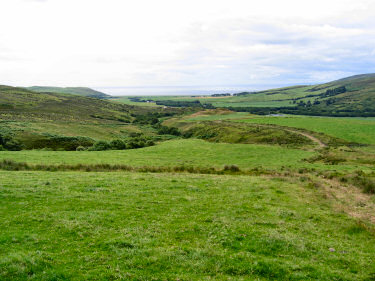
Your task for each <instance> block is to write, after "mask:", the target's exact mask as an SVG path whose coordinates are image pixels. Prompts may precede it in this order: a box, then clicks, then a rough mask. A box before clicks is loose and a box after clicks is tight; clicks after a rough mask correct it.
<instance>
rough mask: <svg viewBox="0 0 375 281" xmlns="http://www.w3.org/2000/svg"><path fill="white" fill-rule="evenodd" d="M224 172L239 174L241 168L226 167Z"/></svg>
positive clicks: (234, 166) (235, 166)
mask: <svg viewBox="0 0 375 281" xmlns="http://www.w3.org/2000/svg"><path fill="white" fill-rule="evenodd" d="M224 171H229V172H239V171H240V168H239V167H238V166H237V165H225V166H224Z"/></svg>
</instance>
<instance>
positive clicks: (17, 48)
mask: <svg viewBox="0 0 375 281" xmlns="http://www.w3.org/2000/svg"><path fill="white" fill-rule="evenodd" d="M323 7H324V8H323ZM0 10H1V11H2V17H0V77H1V81H0V84H13V85H33V84H48V85H67V86H70V85H72V86H73V85H87V86H92V87H99V86H133V85H145V86H150V85H203V84H210V85H223V84H228V85H229V84H251V83H254V84H256V83H263V84H264V83H272V84H275V83H278V82H283V83H303V82H318V81H323V80H326V79H335V78H339V77H340V76H343V75H350V74H354V73H361V72H369V71H375V68H374V67H373V65H374V56H373V49H374V43H375V36H374V35H375V34H374V33H375V32H374V31H375V22H374V20H373V14H374V12H375V5H374V3H373V1H368V0H358V1H356V2H354V1H348V0H325V1H323V0H316V1H296V0H284V1H278V0H263V1H260V0H256V1H248V0H232V1H230V2H229V1H224V0H217V1H213V0H205V1H198V0H190V1H187V0H181V1H175V0H160V1H152V0H139V1H123V0H106V1H100V0H64V1H60V0H48V1H38V0H3V1H1V2H0ZM369 57H371V58H370V59H369Z"/></svg>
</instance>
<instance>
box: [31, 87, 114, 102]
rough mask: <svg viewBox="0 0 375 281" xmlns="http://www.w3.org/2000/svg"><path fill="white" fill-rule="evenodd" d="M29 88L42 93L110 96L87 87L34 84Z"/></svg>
mask: <svg viewBox="0 0 375 281" xmlns="http://www.w3.org/2000/svg"><path fill="white" fill-rule="evenodd" d="M27 89H29V90H32V91H35V92H40V93H62V94H72V95H79V96H85V97H92V98H100V99H105V98H108V97H110V96H109V95H107V94H105V93H102V92H99V91H96V90H93V89H90V88H86V87H47V86H33V87H28V88H27Z"/></svg>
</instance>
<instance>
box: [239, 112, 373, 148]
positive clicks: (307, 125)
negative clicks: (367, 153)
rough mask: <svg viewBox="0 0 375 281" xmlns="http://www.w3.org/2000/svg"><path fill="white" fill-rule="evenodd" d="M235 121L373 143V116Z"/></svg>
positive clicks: (286, 117) (288, 117)
mask: <svg viewBox="0 0 375 281" xmlns="http://www.w3.org/2000/svg"><path fill="white" fill-rule="evenodd" d="M236 121H237V122H246V123H258V124H275V125H281V126H288V127H295V128H302V129H307V130H309V131H315V132H320V133H324V134H327V135H330V136H334V137H337V138H341V139H343V140H346V141H351V142H358V143H364V144H375V118H338V117H337V118H335V117H307V116H285V117H272V116H269V117H268V116H267V117H255V118H249V119H244V120H236Z"/></svg>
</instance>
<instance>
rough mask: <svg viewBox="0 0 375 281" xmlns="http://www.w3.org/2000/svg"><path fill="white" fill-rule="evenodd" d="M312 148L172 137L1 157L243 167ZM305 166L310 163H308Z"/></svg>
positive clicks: (273, 163)
mask: <svg viewBox="0 0 375 281" xmlns="http://www.w3.org/2000/svg"><path fill="white" fill-rule="evenodd" d="M312 155H313V152H311V151H305V150H298V149H285V148H282V147H279V146H271V145H249V144H226V143H210V142H206V141H203V140H197V139H187V140H171V141H165V142H162V143H160V144H159V145H156V146H152V147H147V148H142V149H132V150H121V151H116V150H110V151H78V152H77V151H38V150H29V151H27V150H24V151H17V152H12V151H4V152H1V153H0V159H12V160H15V161H26V162H27V163H32V164H44V163H49V164H98V163H109V164H127V165H132V166H177V165H187V166H197V167H206V166H208V167H218V168H222V167H223V166H224V165H231V164H236V165H238V166H239V167H241V168H254V167H259V166H263V167H265V168H275V169H276V168H280V167H281V166H283V165H289V166H292V167H297V166H299V165H301V164H302V163H301V160H302V159H303V158H308V157H311V156H312ZM306 165H310V164H309V163H306Z"/></svg>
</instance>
